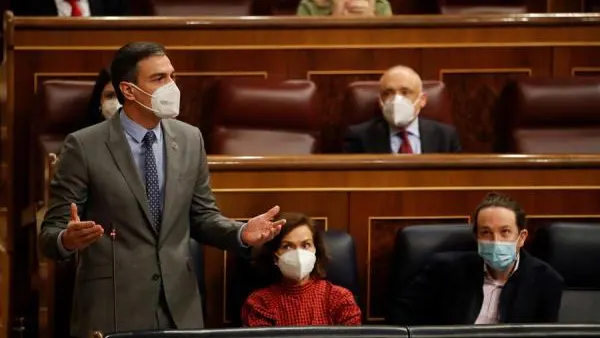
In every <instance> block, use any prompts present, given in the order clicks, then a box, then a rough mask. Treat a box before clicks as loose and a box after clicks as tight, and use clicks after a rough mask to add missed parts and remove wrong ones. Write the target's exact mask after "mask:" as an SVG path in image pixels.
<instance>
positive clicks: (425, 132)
mask: <svg viewBox="0 0 600 338" xmlns="http://www.w3.org/2000/svg"><path fill="white" fill-rule="evenodd" d="M419 134H420V135H421V136H420V138H421V153H423V154H428V153H435V152H437V149H436V146H435V145H436V137H437V135H436V133H435V131H434V130H433V125H432V124H431V123H430V121H429V120H427V119H423V118H419Z"/></svg>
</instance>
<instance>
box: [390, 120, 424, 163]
mask: <svg viewBox="0 0 600 338" xmlns="http://www.w3.org/2000/svg"><path fill="white" fill-rule="evenodd" d="M398 132H400V130H399V129H398V128H395V127H392V126H390V149H392V153H394V154H397V153H398V151H400V147H402V138H401V137H400V135H398ZM406 132H407V133H408V142H409V143H410V147H411V148H412V150H413V154H420V153H421V133H420V132H419V118H418V117H417V118H416V119H414V120H413V121H412V122H411V123H410V124H409V125H408V126H406Z"/></svg>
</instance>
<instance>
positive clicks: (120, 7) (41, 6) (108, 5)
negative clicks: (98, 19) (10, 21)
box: [10, 0, 131, 16]
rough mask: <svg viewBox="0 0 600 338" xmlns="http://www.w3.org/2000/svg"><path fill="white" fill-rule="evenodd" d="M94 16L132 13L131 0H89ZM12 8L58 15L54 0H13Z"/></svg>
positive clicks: (20, 13) (22, 13)
mask: <svg viewBox="0 0 600 338" xmlns="http://www.w3.org/2000/svg"><path fill="white" fill-rule="evenodd" d="M88 1H89V4H90V12H91V14H92V16H125V15H130V14H131V13H130V7H129V1H130V0H88ZM10 9H11V10H12V11H13V12H14V13H15V15H18V16H57V15H58V10H57V9H56V1H54V0H16V1H11V5H10Z"/></svg>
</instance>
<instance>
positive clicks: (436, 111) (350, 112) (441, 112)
mask: <svg viewBox="0 0 600 338" xmlns="http://www.w3.org/2000/svg"><path fill="white" fill-rule="evenodd" d="M423 91H424V92H425V93H426V94H427V105H426V106H425V107H424V108H423V109H422V110H421V112H420V113H419V116H422V117H425V118H428V119H431V120H435V121H438V122H442V123H446V124H450V125H452V124H453V121H452V102H451V101H450V95H449V94H448V91H447V90H446V86H445V85H444V83H443V82H440V81H423ZM343 106H344V125H345V126H350V125H353V124H358V123H362V122H365V121H367V120H369V119H372V118H374V117H376V116H379V115H381V108H380V107H379V82H377V81H357V82H353V83H351V84H349V85H348V87H347V88H346V92H345V94H344V104H343Z"/></svg>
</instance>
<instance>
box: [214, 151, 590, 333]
mask: <svg viewBox="0 0 600 338" xmlns="http://www.w3.org/2000/svg"><path fill="white" fill-rule="evenodd" d="M210 168H211V172H212V187H213V190H214V191H215V194H216V198H217V201H218V204H219V206H220V208H221V210H222V212H223V213H224V214H225V215H227V216H229V217H232V218H239V219H247V218H250V217H252V216H255V215H257V214H259V213H262V212H264V211H266V210H267V209H268V208H270V207H271V206H273V205H276V204H277V205H280V206H281V207H282V210H284V211H298V212H304V213H306V214H308V215H310V216H312V217H316V218H317V220H318V222H319V223H321V224H324V226H325V227H326V228H327V229H341V230H345V231H348V232H349V233H350V234H351V235H352V236H353V237H354V239H355V241H356V248H357V262H358V266H359V271H360V277H361V283H362V294H361V295H360V298H361V299H362V300H363V301H364V303H365V304H364V305H365V307H364V308H363V313H364V314H365V317H366V319H367V320H368V322H369V323H380V322H381V320H382V317H383V310H384V305H385V304H386V300H385V299H386V298H385V297H386V295H387V289H388V285H387V284H388V277H389V275H388V272H389V270H390V266H389V263H390V258H391V256H390V255H391V252H392V247H393V241H394V235H395V232H396V231H397V230H398V229H400V228H402V227H404V226H407V225H414V224H428V223H456V222H459V223H460V222H462V223H465V222H467V217H468V215H469V214H470V213H471V212H472V211H473V209H474V208H475V207H476V206H477V204H478V202H479V201H480V200H481V199H482V198H483V196H484V195H485V194H486V193H487V192H489V191H492V190H495V191H502V192H505V193H507V194H510V195H511V196H513V197H514V198H516V199H517V200H518V201H519V202H520V203H521V204H522V205H523V207H524V208H525V210H526V212H527V213H528V215H529V220H530V225H531V226H532V227H533V228H536V227H538V226H540V225H542V224H543V223H544V222H545V221H548V220H575V221H576V220H595V221H600V204H599V202H598V201H600V157H598V156H487V155H481V156H459V155H457V156H452V155H450V156H433V155H421V156H409V157H404V156H392V155H390V156H383V157H377V156H343V155H337V156H333V155H332V156H308V157H295V158H227V157H217V156H212V157H210ZM206 261H207V265H206V278H207V281H206V282H207V283H206V284H207V288H208V290H210V291H209V292H208V293H207V295H206V297H207V302H208V313H207V315H208V324H209V325H210V326H211V327H216V326H223V325H226V324H227V321H228V318H229V317H228V316H229V315H230V314H231V312H230V311H231V310H230V309H224V305H223V304H224V298H223V297H225V295H226V290H227V285H229V284H230V283H233V282H234V281H232V280H228V279H227V278H226V277H227V276H231V272H230V273H227V269H226V267H224V263H223V262H224V261H225V262H226V261H227V260H226V259H224V256H223V253H222V252H220V251H218V250H213V249H207V257H206ZM225 265H226V263H225ZM235 282H239V281H235Z"/></svg>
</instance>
